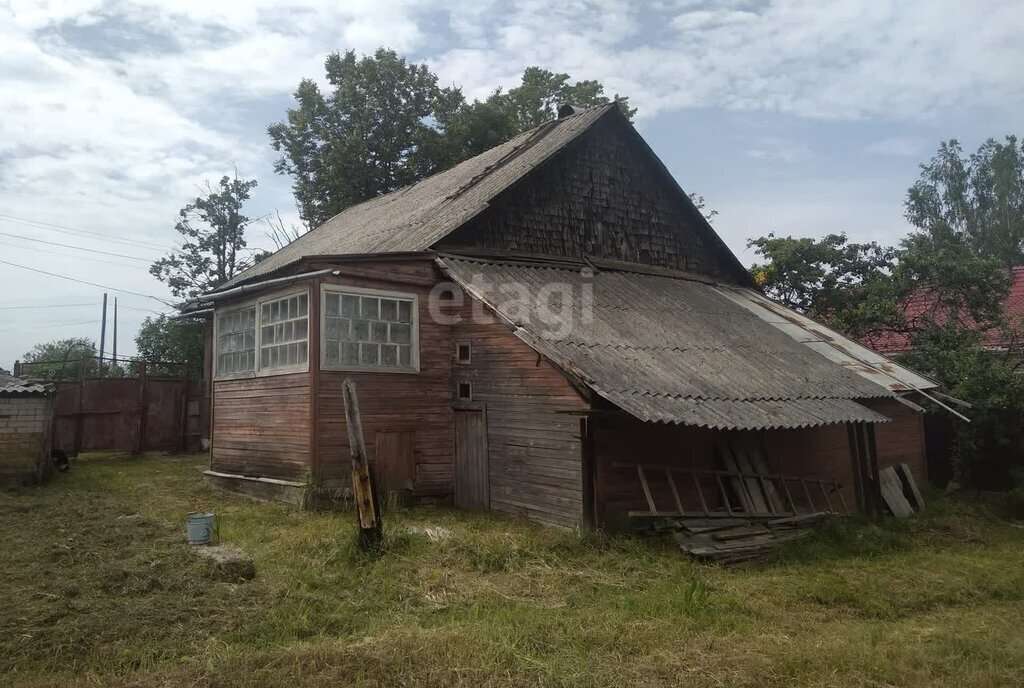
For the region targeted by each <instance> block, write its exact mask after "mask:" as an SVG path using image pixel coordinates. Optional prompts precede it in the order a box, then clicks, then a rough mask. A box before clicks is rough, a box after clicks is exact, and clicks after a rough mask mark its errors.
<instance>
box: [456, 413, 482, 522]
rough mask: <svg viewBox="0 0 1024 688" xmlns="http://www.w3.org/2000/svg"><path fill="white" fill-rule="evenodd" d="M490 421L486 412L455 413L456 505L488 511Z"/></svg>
mask: <svg viewBox="0 0 1024 688" xmlns="http://www.w3.org/2000/svg"><path fill="white" fill-rule="evenodd" d="M487 488H488V476H487V422H486V419H485V417H484V412H483V411H466V410H457V411H455V506H457V507H459V508H460V509H475V510H477V511H486V510H487V509H488V508H489V506H490V499H489V498H488V490H487Z"/></svg>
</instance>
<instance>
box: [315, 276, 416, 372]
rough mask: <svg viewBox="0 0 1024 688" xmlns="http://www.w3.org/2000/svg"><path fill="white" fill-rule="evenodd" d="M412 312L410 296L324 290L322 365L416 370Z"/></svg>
mask: <svg viewBox="0 0 1024 688" xmlns="http://www.w3.org/2000/svg"><path fill="white" fill-rule="evenodd" d="M415 306H416V303H415V298H414V297H413V296H412V295H408V296H403V295H394V294H385V293H370V292H365V293H364V292H359V293H355V292H347V291H336V290H333V289H328V290H325V292H324V332H323V349H324V351H323V359H324V365H325V366H326V367H333V368H346V369H349V368H372V369H377V370H380V369H383V370H395V371H414V370H417V369H418V366H419V360H418V359H419V355H418V346H419V344H418V342H417V341H416V338H417V322H416V307H415Z"/></svg>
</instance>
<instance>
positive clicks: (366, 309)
mask: <svg viewBox="0 0 1024 688" xmlns="http://www.w3.org/2000/svg"><path fill="white" fill-rule="evenodd" d="M360 301H361V303H362V309H361V310H360V315H362V317H364V318H366V319H367V320H376V319H377V318H379V317H380V299H378V298H377V297H376V296H364V297H362V299H360Z"/></svg>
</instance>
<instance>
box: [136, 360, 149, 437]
mask: <svg viewBox="0 0 1024 688" xmlns="http://www.w3.org/2000/svg"><path fill="white" fill-rule="evenodd" d="M137 371H138V376H139V419H138V423H137V424H136V426H135V448H134V450H133V452H132V453H134V454H141V453H142V452H143V451H144V450H145V448H146V413H147V412H148V410H149V409H148V406H147V404H146V394H147V388H148V387H149V385H148V380H147V379H146V362H145V361H139V363H138V368H137Z"/></svg>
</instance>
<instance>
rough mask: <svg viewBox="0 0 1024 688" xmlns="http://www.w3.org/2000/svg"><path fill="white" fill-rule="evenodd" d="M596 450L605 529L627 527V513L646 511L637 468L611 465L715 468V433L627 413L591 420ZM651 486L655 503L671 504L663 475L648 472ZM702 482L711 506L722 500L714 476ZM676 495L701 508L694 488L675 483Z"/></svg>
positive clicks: (689, 505)
mask: <svg viewBox="0 0 1024 688" xmlns="http://www.w3.org/2000/svg"><path fill="white" fill-rule="evenodd" d="M593 423H594V430H595V432H594V444H595V447H594V453H595V457H596V460H597V466H596V468H597V470H596V476H595V479H596V481H597V486H596V487H597V495H596V507H597V525H598V526H600V527H603V528H607V529H609V530H624V529H628V528H629V527H630V522H629V521H628V519H627V516H626V514H627V513H628V512H629V511H632V510H646V509H647V508H648V507H647V500H646V498H645V497H644V493H643V490H642V489H641V487H640V480H639V478H638V477H637V472H636V469H635V468H616V467H615V464H625V465H629V466H635V465H636V464H657V465H668V466H680V467H686V468H697V469H706V468H707V469H709V468H715V467H716V466H715V454H714V451H715V433H714V432H712V431H710V430H702V429H700V428H693V427H688V426H682V425H665V424H655V423H644V422H642V421H640V420H637V419H635V418H632V417H630V416H627V415H625V414H616V415H602V416H599V417H598V418H596V419H595V420H594V421H593ZM652 477H653V479H652V480H651V481H650V488H651V492H652V497H653V498H654V501H655V504H656V505H658V506H659V507H663V508H666V509H667V508H670V507H671V506H672V505H673V502H674V499H673V496H672V494H671V492H670V490H669V488H668V483H667V481H666V480H664V479H663V478H662V476H661V475H654V476H652ZM701 486H702V489H703V492H704V495H705V499H706V500H707V501H708V506H709V507H710V508H714V507H716V506H718V505H719V504H720V500H719V499H718V490H717V487H716V485H715V484H714V481H713V480H712V479H709V478H702V479H701ZM677 489H678V490H679V493H680V500H681V501H682V502H683V504H684V506H686V508H688V509H689V508H693V509H696V508H699V497H698V495H697V488H696V486H694V485H693V484H692V483H686V482H682V481H680V482H678V484H677Z"/></svg>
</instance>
